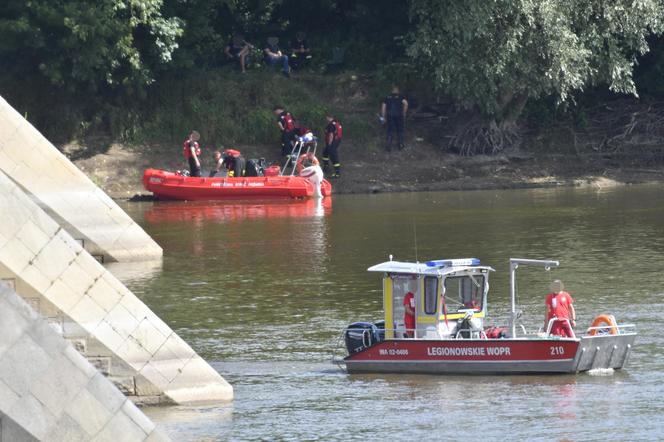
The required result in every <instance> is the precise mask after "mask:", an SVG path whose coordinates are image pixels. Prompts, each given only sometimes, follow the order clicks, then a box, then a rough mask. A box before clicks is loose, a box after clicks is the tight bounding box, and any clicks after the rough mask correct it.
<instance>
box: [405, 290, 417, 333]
mask: <svg viewBox="0 0 664 442" xmlns="http://www.w3.org/2000/svg"><path fill="white" fill-rule="evenodd" d="M403 308H404V314H403V323H404V325H405V326H406V333H405V335H406V337H407V338H412V337H413V336H415V295H414V294H413V292H408V293H406V295H405V296H404V297H403Z"/></svg>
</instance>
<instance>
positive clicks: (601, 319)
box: [589, 315, 618, 336]
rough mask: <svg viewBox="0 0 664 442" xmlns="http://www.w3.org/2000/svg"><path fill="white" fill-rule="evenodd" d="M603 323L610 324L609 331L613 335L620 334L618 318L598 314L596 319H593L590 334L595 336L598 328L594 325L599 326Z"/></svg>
mask: <svg viewBox="0 0 664 442" xmlns="http://www.w3.org/2000/svg"><path fill="white" fill-rule="evenodd" d="M601 324H606V325H608V326H609V333H611V334H612V335H617V334H618V324H617V323H616V318H614V317H613V315H597V316H596V317H595V319H593V322H592V324H590V329H591V330H590V333H589V335H590V336H595V335H597V331H598V329H596V328H593V327H599V326H600V325H601Z"/></svg>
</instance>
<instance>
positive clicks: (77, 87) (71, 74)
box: [0, 0, 182, 93]
mask: <svg viewBox="0 0 664 442" xmlns="http://www.w3.org/2000/svg"><path fill="white" fill-rule="evenodd" d="M161 6H162V0H59V1H52V0H29V1H25V0H4V1H3V3H2V6H1V7H0V35H2V39H0V60H1V62H2V65H3V70H5V73H6V74H10V75H13V76H14V78H22V77H23V76H25V75H26V74H27V73H33V72H38V73H39V75H40V76H42V77H43V78H46V79H47V80H48V81H49V82H50V83H51V84H53V85H56V86H58V87H62V88H65V89H67V90H70V91H77V92H79V93H80V92H96V91H98V89H99V88H100V87H111V88H114V87H117V86H128V85H130V84H149V83H150V82H151V81H152V80H153V70H154V69H155V67H156V66H157V65H158V64H160V63H165V62H168V61H170V59H171V54H172V52H173V50H174V49H175V48H176V47H177V42H176V40H177V38H178V36H179V35H180V34H181V32H182V31H181V29H180V21H179V20H178V19H177V18H165V17H164V16H163V15H162V14H161V11H160V9H161Z"/></svg>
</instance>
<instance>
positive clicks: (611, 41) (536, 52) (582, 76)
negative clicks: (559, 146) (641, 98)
mask: <svg viewBox="0 0 664 442" xmlns="http://www.w3.org/2000/svg"><path fill="white" fill-rule="evenodd" d="M410 16H411V20H412V22H413V24H414V30H413V31H412V33H411V34H410V40H409V47H408V53H409V55H410V56H411V57H413V59H415V60H417V62H418V63H420V64H421V66H422V67H423V68H424V70H425V72H427V73H428V75H430V76H431V78H432V81H433V83H434V85H435V86H436V87H437V88H439V89H441V90H443V91H444V92H446V93H447V94H449V95H450V96H451V97H452V98H454V99H455V100H456V101H457V102H458V103H459V105H460V106H461V107H462V108H463V109H466V110H473V111H478V112H479V113H480V114H481V115H482V116H483V122H482V124H481V125H475V126H473V127H471V126H467V127H466V128H465V129H464V130H463V131H462V132H463V133H459V134H458V136H457V138H456V139H455V140H454V142H455V143H457V144H459V145H460V146H458V147H459V148H461V149H462V150H464V149H466V150H467V149H468V148H471V146H470V144H474V145H475V146H476V147H478V148H479V149H480V150H486V149H488V150H489V151H491V152H495V151H496V150H499V149H500V148H501V147H503V146H504V145H505V144H506V143H508V144H509V143H510V142H511V141H513V139H514V138H513V135H514V128H515V123H516V121H517V119H518V117H519V115H520V114H521V112H522V110H523V107H524V106H525V104H526V102H527V101H528V100H529V99H533V98H540V97H544V96H555V97H556V98H557V101H558V102H559V103H562V102H566V101H570V100H572V99H573V94H574V92H576V91H582V90H583V89H584V88H585V87H586V86H589V85H593V86H595V85H600V84H606V85H608V87H609V89H610V90H611V91H614V92H618V93H628V94H634V95H636V93H637V92H636V88H635V86H634V82H633V80H632V72H633V68H634V66H635V64H636V61H637V56H639V55H642V54H644V53H646V52H647V51H648V44H647V42H646V38H647V37H648V36H649V35H651V34H653V33H654V34H658V33H661V31H662V20H663V17H664V11H663V6H662V4H661V2H659V1H658V0H569V1H558V0H466V1H463V2H459V1H455V0H444V1H441V0H411V4H410Z"/></svg>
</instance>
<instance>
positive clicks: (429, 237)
mask: <svg viewBox="0 0 664 442" xmlns="http://www.w3.org/2000/svg"><path fill="white" fill-rule="evenodd" d="M123 207H124V209H125V210H127V212H128V213H129V214H130V215H131V216H132V217H133V218H134V219H135V220H136V221H138V222H139V223H140V224H141V225H142V226H143V227H144V228H145V229H146V231H147V232H148V233H149V234H150V235H151V236H152V237H153V238H154V239H155V240H156V241H157V242H158V243H159V244H160V245H161V246H162V247H163V248H164V259H163V264H162V265H152V266H151V265H149V264H146V265H140V266H132V267H131V268H129V269H118V270H117V274H118V276H119V277H120V278H121V279H122V280H123V281H124V282H125V283H126V284H127V285H128V287H129V288H130V289H131V290H132V291H133V292H134V293H136V294H137V295H138V296H139V297H140V298H141V299H143V300H144V301H145V302H146V304H147V305H148V306H150V307H151V308H152V309H153V310H154V311H155V312H156V313H157V314H158V315H159V316H161V317H162V318H163V319H164V320H165V321H166V322H167V323H168V324H170V325H171V327H172V328H173V329H174V330H175V331H177V333H179V335H180V336H181V337H182V338H184V339H185V340H186V341H187V342H189V343H190V345H191V346H192V347H193V348H194V349H195V350H196V351H197V352H198V353H199V354H200V355H201V356H202V357H203V358H205V359H206V360H207V361H209V362H210V363H211V364H212V366H213V367H214V368H215V369H217V370H218V371H219V372H220V373H221V374H222V375H223V376H224V377H225V378H226V379H227V380H228V381H229V382H230V383H231V384H232V385H233V387H234V388H235V400H234V401H233V402H232V403H231V404H226V405H218V404H212V405H199V406H173V407H157V408H146V409H145V411H146V413H147V414H148V415H149V416H150V417H151V418H152V419H153V420H155V421H156V422H157V423H158V424H159V425H161V426H162V428H164V429H165V430H166V431H167V432H168V433H169V434H170V435H171V437H172V438H173V440H177V441H180V440H185V441H188V440H192V441H199V440H325V441H327V440H365V439H377V440H381V439H390V440H415V439H426V440H469V439H470V440H477V439H480V438H481V439H483V440H505V439H508V438H512V439H516V440H526V439H527V440H562V439H569V440H661V439H663V438H664V405H663V403H662V398H663V397H664V359H663V356H664V337H663V335H664V333H663V330H664V284H663V280H664V278H663V276H662V270H663V267H664V187H663V186H661V185H642V186H625V187H613V188H604V189H597V188H588V189H571V188H564V189H539V190H509V191H475V192H436V193H417V194H410V193H409V194H378V195H339V196H335V197H334V198H333V201H331V202H330V201H328V202H327V203H326V204H325V205H323V206H319V205H316V204H315V203H313V202H282V203H261V202H258V203H256V202H253V203H245V204H241V203H230V204H229V203H180V202H172V203H165V202H159V203H125V204H123ZM390 254H393V255H394V259H397V260H415V259H419V260H420V261H424V260H427V259H433V258H452V257H455V258H461V257H471V256H472V257H478V258H480V259H481V260H482V262H483V263H485V264H488V265H491V266H493V267H494V268H495V269H496V272H495V273H494V274H492V275H491V291H490V293H489V315H490V319H489V323H495V324H503V325H504V324H506V322H507V312H508V309H509V306H508V301H509V294H508V273H507V272H508V259H509V258H510V257H519V258H549V259H558V260H560V261H561V267H560V268H557V269H552V270H551V271H549V272H547V271H545V270H544V269H542V268H522V269H520V270H519V273H518V287H519V296H518V301H519V304H520V307H521V308H522V309H523V311H524V323H525V325H526V326H527V328H529V329H536V328H538V327H539V326H540V325H541V323H542V322H543V314H544V312H543V302H544V296H545V294H546V293H547V288H548V285H549V283H550V281H551V280H552V279H562V280H563V281H564V283H565V285H566V289H567V291H569V292H570V293H571V294H572V296H573V297H574V298H575V301H576V304H575V305H576V308H577V316H578V321H577V322H578V325H579V328H583V327H585V326H588V325H589V324H590V322H591V321H592V319H593V317H594V316H595V315H596V314H599V313H606V312H610V313H613V314H614V315H615V316H616V317H617V318H618V321H619V322H627V323H636V324H637V326H638V332H639V336H638V337H637V341H636V344H635V348H634V350H633V352H632V354H631V357H630V360H629V363H628V365H627V367H626V368H625V369H624V370H622V371H616V372H608V373H607V372H604V373H593V374H579V375H556V376H550V375H549V376H421V375H348V374H345V373H344V372H343V371H341V370H340V369H338V368H337V367H336V366H335V365H333V364H332V363H331V357H332V350H333V349H334V347H335V345H336V342H337V338H338V336H339V335H340V330H341V329H342V328H343V327H344V326H346V325H347V324H349V323H351V322H355V321H362V320H370V321H373V320H378V319H380V318H381V315H382V299H381V280H380V275H378V274H374V273H368V272H366V268H367V267H369V266H371V265H373V264H376V263H379V262H383V261H386V260H387V259H388V256H389V255H390Z"/></svg>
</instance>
